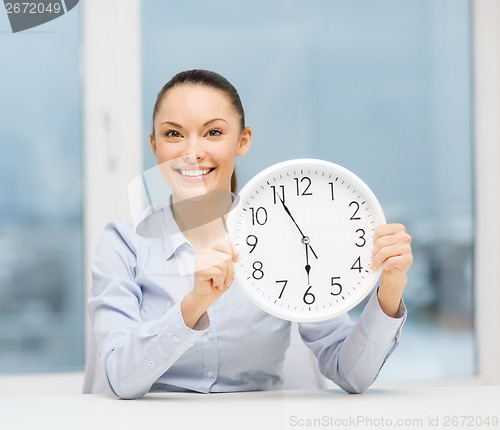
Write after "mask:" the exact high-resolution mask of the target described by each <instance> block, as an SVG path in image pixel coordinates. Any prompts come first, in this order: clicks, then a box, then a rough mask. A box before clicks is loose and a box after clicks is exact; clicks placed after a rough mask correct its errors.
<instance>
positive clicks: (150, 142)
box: [149, 132, 156, 157]
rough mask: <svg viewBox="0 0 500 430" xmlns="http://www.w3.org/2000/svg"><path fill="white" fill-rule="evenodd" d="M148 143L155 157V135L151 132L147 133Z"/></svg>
mask: <svg viewBox="0 0 500 430" xmlns="http://www.w3.org/2000/svg"><path fill="white" fill-rule="evenodd" d="M149 144H150V145H151V149H152V150H153V154H154V156H155V157H156V141H155V135H154V133H153V132H151V133H150V134H149Z"/></svg>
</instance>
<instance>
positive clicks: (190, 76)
mask: <svg viewBox="0 0 500 430" xmlns="http://www.w3.org/2000/svg"><path fill="white" fill-rule="evenodd" d="M178 85H205V86H207V87H211V88H215V89H217V90H221V91H223V92H224V93H225V94H226V95H227V96H228V97H229V100H230V101H231V104H232V105H233V107H234V109H235V110H236V112H237V113H238V115H239V116H240V124H241V129H242V130H243V129H244V128H245V112H244V110H243V105H242V104H241V99H240V96H239V94H238V91H236V88H234V86H233V85H232V84H231V83H230V82H229V81H228V80H227V79H226V78H225V77H224V76H221V75H219V74H218V73H215V72H211V71H210V70H202V69H193V70H185V71H183V72H180V73H177V74H176V75H175V76H174V77H173V78H172V79H170V81H168V82H167V83H166V84H165V85H164V86H163V88H162V89H161V90H160V92H159V93H158V96H157V97H156V102H155V105H154V109H153V127H152V132H153V135H154V134H155V118H156V114H157V113H158V110H159V109H160V104H161V101H162V100H163V97H164V96H165V94H166V93H167V92H168V90H170V89H171V88H174V87H176V86H178ZM236 189H237V182H236V172H234V171H233V175H232V177H231V191H232V192H233V193H235V192H236Z"/></svg>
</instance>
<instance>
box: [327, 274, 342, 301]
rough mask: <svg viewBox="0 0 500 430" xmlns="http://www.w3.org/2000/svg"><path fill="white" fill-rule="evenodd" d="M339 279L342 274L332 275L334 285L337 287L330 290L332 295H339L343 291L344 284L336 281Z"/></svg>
mask: <svg viewBox="0 0 500 430" xmlns="http://www.w3.org/2000/svg"><path fill="white" fill-rule="evenodd" d="M337 279H340V276H332V287H335V288H334V290H333V291H330V294H331V295H332V296H338V295H339V294H340V293H341V292H342V285H340V284H339V283H338V282H335V281H336V280H337Z"/></svg>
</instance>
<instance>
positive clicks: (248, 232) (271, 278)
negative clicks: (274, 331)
mask: <svg viewBox="0 0 500 430" xmlns="http://www.w3.org/2000/svg"><path fill="white" fill-rule="evenodd" d="M381 224H385V217H384V213H383V211H382V208H381V206H380V204H379V202H378V200H377V198H376V197H375V195H374V194H373V192H372V191H371V190H370V188H369V187H368V186H367V185H366V184H365V183H364V182H363V181H362V180H361V179H360V178H358V177H357V176H356V175H355V174H354V173H352V172H350V171H349V170H347V169H345V168H343V167H341V166H339V165H337V164H334V163H331V162H328V161H323V160H315V159H296V160H290V161H284V162H282V163H278V164H275V165H273V166H271V167H269V168H267V169H265V170H263V171H262V172H260V173H259V174H257V175H256V176H255V177H253V178H252V179H251V180H250V181H249V182H248V183H247V184H246V185H245V186H244V187H243V188H242V190H241V191H240V193H239V198H238V199H237V200H236V201H235V204H234V205H233V208H232V209H231V211H230V212H229V215H228V219H227V227H228V231H229V238H230V240H231V241H232V242H233V244H234V245H235V246H236V248H237V249H238V251H239V253H240V260H239V262H237V263H235V271H236V275H235V278H236V280H237V282H238V284H239V285H240V287H241V288H242V289H243V290H244V292H245V293H246V294H247V295H248V297H249V298H250V299H251V300H252V301H253V302H254V303H255V304H257V305H258V306H260V307H261V308H262V309H264V310H265V311H266V312H268V313H270V314H272V315H275V316H277V317H280V318H283V319H287V320H290V321H303V322H308V321H322V320H326V319H329V318H333V317H335V316H338V315H340V314H342V313H344V312H347V311H348V310H350V309H352V308H353V307H354V306H356V305H357V304H358V303H359V302H360V301H361V300H363V298H365V297H366V296H367V295H368V293H369V292H370V291H371V290H372V289H373V287H374V285H375V284H376V282H377V280H378V278H379V276H380V273H381V269H379V270H378V271H377V272H373V271H371V270H370V268H369V267H370V264H371V257H372V250H373V235H374V232H375V229H376V227H377V226H379V225H381Z"/></svg>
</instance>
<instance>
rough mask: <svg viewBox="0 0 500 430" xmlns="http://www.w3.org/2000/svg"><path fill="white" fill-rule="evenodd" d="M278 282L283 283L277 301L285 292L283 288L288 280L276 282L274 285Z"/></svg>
mask: <svg viewBox="0 0 500 430" xmlns="http://www.w3.org/2000/svg"><path fill="white" fill-rule="evenodd" d="M278 282H283V288H282V289H281V293H280V295H279V297H278V299H281V296H282V295H283V291H285V287H286V284H287V282H288V280H286V281H276V283H278Z"/></svg>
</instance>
